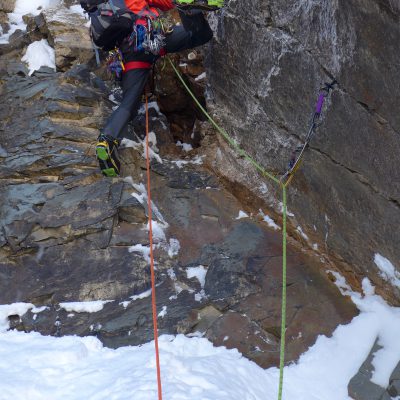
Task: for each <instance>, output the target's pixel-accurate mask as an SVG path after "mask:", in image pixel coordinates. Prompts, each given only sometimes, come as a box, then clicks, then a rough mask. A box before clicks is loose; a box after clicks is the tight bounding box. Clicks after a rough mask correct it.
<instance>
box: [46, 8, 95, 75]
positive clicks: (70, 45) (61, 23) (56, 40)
mask: <svg viewBox="0 0 400 400" xmlns="http://www.w3.org/2000/svg"><path fill="white" fill-rule="evenodd" d="M43 18H44V21H45V23H44V24H43V25H42V26H41V27H40V31H41V32H42V33H43V34H44V35H47V37H48V40H49V43H50V45H51V46H53V47H54V50H55V53H56V67H57V69H58V70H61V71H66V70H67V69H69V68H70V67H71V66H72V65H74V64H78V63H80V64H83V63H87V62H89V61H90V60H91V59H92V58H93V57H94V52H93V46H92V43H91V40H90V36H89V28H88V27H86V23H87V20H85V18H83V17H82V16H81V15H80V14H75V13H71V12H70V11H69V10H68V9H67V8H65V7H57V8H51V9H46V10H45V11H44V12H43Z"/></svg>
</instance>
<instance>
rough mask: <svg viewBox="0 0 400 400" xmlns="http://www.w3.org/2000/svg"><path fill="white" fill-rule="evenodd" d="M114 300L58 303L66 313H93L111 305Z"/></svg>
mask: <svg viewBox="0 0 400 400" xmlns="http://www.w3.org/2000/svg"><path fill="white" fill-rule="evenodd" d="M113 301H114V300H96V301H80V302H77V301H75V302H65V303H60V307H61V308H63V309H64V310H65V311H67V312H77V313H80V312H87V313H94V312H98V311H101V310H102V309H103V308H104V304H107V303H111V302H113Z"/></svg>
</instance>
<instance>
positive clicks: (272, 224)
mask: <svg viewBox="0 0 400 400" xmlns="http://www.w3.org/2000/svg"><path fill="white" fill-rule="evenodd" d="M260 215H261V217H262V219H263V221H264V222H266V223H267V225H268V226H269V227H270V228H272V229H275V230H276V231H277V230H279V229H281V228H280V226H278V225H277V224H276V223H275V221H274V220H273V219H272V218H271V217H270V216H269V215H267V214H264V212H263V211H262V210H260Z"/></svg>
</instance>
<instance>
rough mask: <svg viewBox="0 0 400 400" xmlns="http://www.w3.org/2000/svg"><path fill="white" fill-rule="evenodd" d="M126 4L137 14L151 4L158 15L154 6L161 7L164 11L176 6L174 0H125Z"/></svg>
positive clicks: (152, 9)
mask: <svg viewBox="0 0 400 400" xmlns="http://www.w3.org/2000/svg"><path fill="white" fill-rule="evenodd" d="M125 4H126V6H127V7H128V8H130V9H131V10H132V11H133V12H134V13H136V14H137V13H139V12H140V11H141V10H143V8H145V7H146V6H149V7H150V10H151V11H152V12H153V13H155V14H157V15H158V12H157V10H156V9H155V8H154V7H156V8H159V9H160V10H162V11H168V10H171V9H172V8H174V7H175V6H174V4H173V3H172V0H150V1H147V0H125Z"/></svg>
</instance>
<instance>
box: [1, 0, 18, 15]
mask: <svg viewBox="0 0 400 400" xmlns="http://www.w3.org/2000/svg"><path fill="white" fill-rule="evenodd" d="M16 1H17V0H0V11H4V12H6V13H11V12H13V11H14V8H15V3H16Z"/></svg>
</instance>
